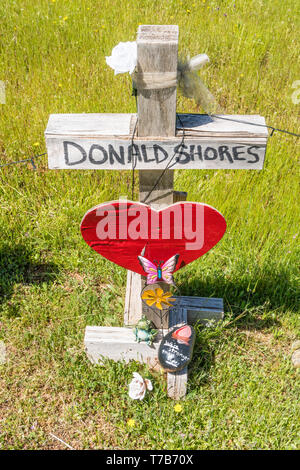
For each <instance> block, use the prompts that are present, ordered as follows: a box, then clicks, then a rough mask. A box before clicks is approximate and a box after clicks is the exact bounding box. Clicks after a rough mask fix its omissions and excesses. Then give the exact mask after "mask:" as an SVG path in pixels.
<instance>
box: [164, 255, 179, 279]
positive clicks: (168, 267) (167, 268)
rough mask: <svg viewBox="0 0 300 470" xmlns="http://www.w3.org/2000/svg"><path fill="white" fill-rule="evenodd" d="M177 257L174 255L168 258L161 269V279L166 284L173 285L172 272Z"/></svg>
mask: <svg viewBox="0 0 300 470" xmlns="http://www.w3.org/2000/svg"><path fill="white" fill-rule="evenodd" d="M178 258H179V255H174V256H172V257H171V258H169V259H168V260H167V261H166V262H165V263H164V264H163V265H162V267H161V271H162V278H163V280H164V281H165V282H167V283H168V284H174V281H173V271H174V269H175V268H176V264H177V261H178Z"/></svg>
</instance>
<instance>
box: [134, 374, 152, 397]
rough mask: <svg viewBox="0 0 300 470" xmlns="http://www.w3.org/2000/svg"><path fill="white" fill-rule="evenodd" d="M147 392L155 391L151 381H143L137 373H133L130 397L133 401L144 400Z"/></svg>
mask: <svg viewBox="0 0 300 470" xmlns="http://www.w3.org/2000/svg"><path fill="white" fill-rule="evenodd" d="M146 390H149V391H151V390H153V386H152V383H151V380H149V379H143V377H142V376H141V375H140V374H138V373H137V372H133V379H132V381H131V382H130V384H129V396H130V398H132V399H133V400H143V398H144V397H145V394H146Z"/></svg>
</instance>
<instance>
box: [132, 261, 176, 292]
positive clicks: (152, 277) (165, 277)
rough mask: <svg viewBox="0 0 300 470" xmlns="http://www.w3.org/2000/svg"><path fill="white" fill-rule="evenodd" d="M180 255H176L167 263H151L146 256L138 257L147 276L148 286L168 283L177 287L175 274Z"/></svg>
mask: <svg viewBox="0 0 300 470" xmlns="http://www.w3.org/2000/svg"><path fill="white" fill-rule="evenodd" d="M178 258H179V255H178V254H176V255H174V256H172V257H171V258H169V259H168V260H167V261H165V262H163V261H156V260H153V262H152V261H150V260H148V259H147V258H145V257H144V256H138V260H139V262H140V264H141V266H142V268H143V270H144V271H145V273H146V274H147V281H146V282H147V284H156V283H157V282H161V281H163V282H166V283H167V284H172V285H173V286H175V282H174V279H173V272H174V271H175V268H176V265H177V262H178Z"/></svg>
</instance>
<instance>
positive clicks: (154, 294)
mask: <svg viewBox="0 0 300 470" xmlns="http://www.w3.org/2000/svg"><path fill="white" fill-rule="evenodd" d="M170 297H172V294H171V292H165V293H164V291H163V290H162V289H161V288H160V287H159V288H157V289H155V291H153V290H150V289H147V290H146V291H145V292H144V293H143V295H142V299H143V300H145V301H146V304H147V305H149V307H151V306H152V305H154V304H155V307H156V308H158V309H159V310H162V309H163V306H162V304H165V305H167V306H168V307H172V304H171V303H170V302H175V300H176V299H173V298H170Z"/></svg>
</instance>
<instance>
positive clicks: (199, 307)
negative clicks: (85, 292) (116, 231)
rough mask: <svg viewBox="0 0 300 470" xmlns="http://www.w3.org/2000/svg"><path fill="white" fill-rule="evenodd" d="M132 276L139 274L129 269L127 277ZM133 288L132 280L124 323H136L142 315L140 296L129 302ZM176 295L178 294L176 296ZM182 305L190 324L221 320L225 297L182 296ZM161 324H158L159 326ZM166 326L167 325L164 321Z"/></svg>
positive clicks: (129, 283)
mask: <svg viewBox="0 0 300 470" xmlns="http://www.w3.org/2000/svg"><path fill="white" fill-rule="evenodd" d="M132 276H139V275H138V274H136V273H132V271H128V274H127V279H129V278H131V277H132ZM130 288H131V280H130V281H128V282H127V290H126V300H125V312H124V324H125V325H135V324H136V323H137V322H138V321H139V319H140V318H141V316H142V308H141V302H139V301H138V300H139V296H138V298H137V299H136V301H134V300H132V303H131V304H130V305H129V304H128V298H129V292H130V291H129V289H130ZM174 297H176V296H174ZM180 305H181V306H182V307H184V308H186V310H187V322H188V324H190V325H194V324H195V323H197V322H198V321H199V322H201V323H203V324H206V323H207V322H209V321H210V320H215V321H220V320H223V318H224V305H223V299H220V298H214V297H193V296H184V295H183V296H181V297H180ZM159 326H160V325H158V327H159ZM164 328H167V325H166V324H165V323H164Z"/></svg>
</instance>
